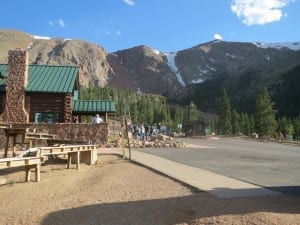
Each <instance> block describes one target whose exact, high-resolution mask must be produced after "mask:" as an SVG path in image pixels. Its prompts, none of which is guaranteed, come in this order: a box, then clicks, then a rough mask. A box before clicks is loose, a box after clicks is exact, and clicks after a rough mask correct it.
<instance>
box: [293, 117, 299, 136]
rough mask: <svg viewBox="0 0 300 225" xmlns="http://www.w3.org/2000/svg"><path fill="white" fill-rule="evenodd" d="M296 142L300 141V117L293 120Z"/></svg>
mask: <svg viewBox="0 0 300 225" xmlns="http://www.w3.org/2000/svg"><path fill="white" fill-rule="evenodd" d="M293 127H294V135H295V140H297V141H299V140H300V115H299V116H297V117H296V118H294V119H293Z"/></svg>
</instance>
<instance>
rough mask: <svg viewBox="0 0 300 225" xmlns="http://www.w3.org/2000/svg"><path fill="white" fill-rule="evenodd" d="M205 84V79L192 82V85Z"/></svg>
mask: <svg viewBox="0 0 300 225" xmlns="http://www.w3.org/2000/svg"><path fill="white" fill-rule="evenodd" d="M203 82H204V80H203V79H197V80H192V81H191V84H201V83H203Z"/></svg>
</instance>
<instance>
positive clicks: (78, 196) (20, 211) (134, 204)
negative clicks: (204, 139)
mask: <svg viewBox="0 0 300 225" xmlns="http://www.w3.org/2000/svg"><path fill="white" fill-rule="evenodd" d="M65 167H66V160H65V159H60V158H56V159H54V160H53V161H51V162H50V161H49V162H48V163H46V164H45V165H44V166H42V170H41V171H42V172H41V182H39V183H36V182H29V183H27V182H24V177H25V172H24V171H23V170H21V169H20V168H11V169H6V170H0V179H2V181H3V180H6V184H4V185H1V186H0V201H1V204H0V224H1V225H2V224H3V225H12V224H16V225H22V224H24V225H25V224H26V225H33V224H42V225H48V224H49V225H50V224H51V225H61V224H67V225H72V224H74V225H93V224H101V225H102V224H103V225H108V224H116V225H119V224H120V225H125V224H128V225H133V224H137V225H147V224H155V225H159V224H205V225H213V224H218V225H219V224H222V225H225V224H226V225H227V224H231V225H242V224H243V225H244V224H245V225H246V224H247V225H248V224H251V225H258V224H267V225H281V224H282V225H300V198H296V197H291V196H286V195H282V196H268V197H255V198H253V197H251V198H232V199H218V198H216V197H214V196H211V195H209V194H207V193H205V192H200V191H195V190H192V189H190V188H189V187H187V186H184V185H182V184H180V183H178V182H176V181H174V180H172V179H170V178H168V177H165V176H162V175H160V174H158V173H156V172H154V171H152V170H149V169H147V168H144V167H142V166H139V165H136V164H133V163H130V162H128V161H126V160H122V159H121V158H119V157H118V156H116V155H99V159H98V164H97V165H93V166H88V165H83V164H82V165H81V169H80V170H79V171H78V170H76V169H75V165H73V166H72V168H71V169H65ZM32 177H34V176H32ZM0 183H1V182H0Z"/></svg>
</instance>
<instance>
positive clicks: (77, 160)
mask: <svg viewBox="0 0 300 225" xmlns="http://www.w3.org/2000/svg"><path fill="white" fill-rule="evenodd" d="M75 154H76V155H75ZM75 156H76V158H74V161H75V163H76V169H78V170H79V169H80V152H79V151H78V152H72V153H68V166H67V168H68V169H70V167H71V164H72V158H73V157H75Z"/></svg>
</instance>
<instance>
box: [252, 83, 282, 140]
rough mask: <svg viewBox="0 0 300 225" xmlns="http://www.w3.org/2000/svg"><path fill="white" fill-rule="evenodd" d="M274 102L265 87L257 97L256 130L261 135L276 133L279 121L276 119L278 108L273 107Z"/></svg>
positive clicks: (268, 135)
mask: <svg viewBox="0 0 300 225" xmlns="http://www.w3.org/2000/svg"><path fill="white" fill-rule="evenodd" d="M273 106H274V103H273V102H272V100H271V98H270V96H269V93H268V90H267V88H266V87H264V88H263V89H262V90H261V92H260V93H259V95H258V96H257V99H256V104H255V116H254V120H255V130H256V132H257V133H258V135H259V137H262V136H267V137H270V136H272V135H273V134H274V133H275V130H276V128H277V122H276V120H275V114H276V110H275V109H273Z"/></svg>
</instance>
